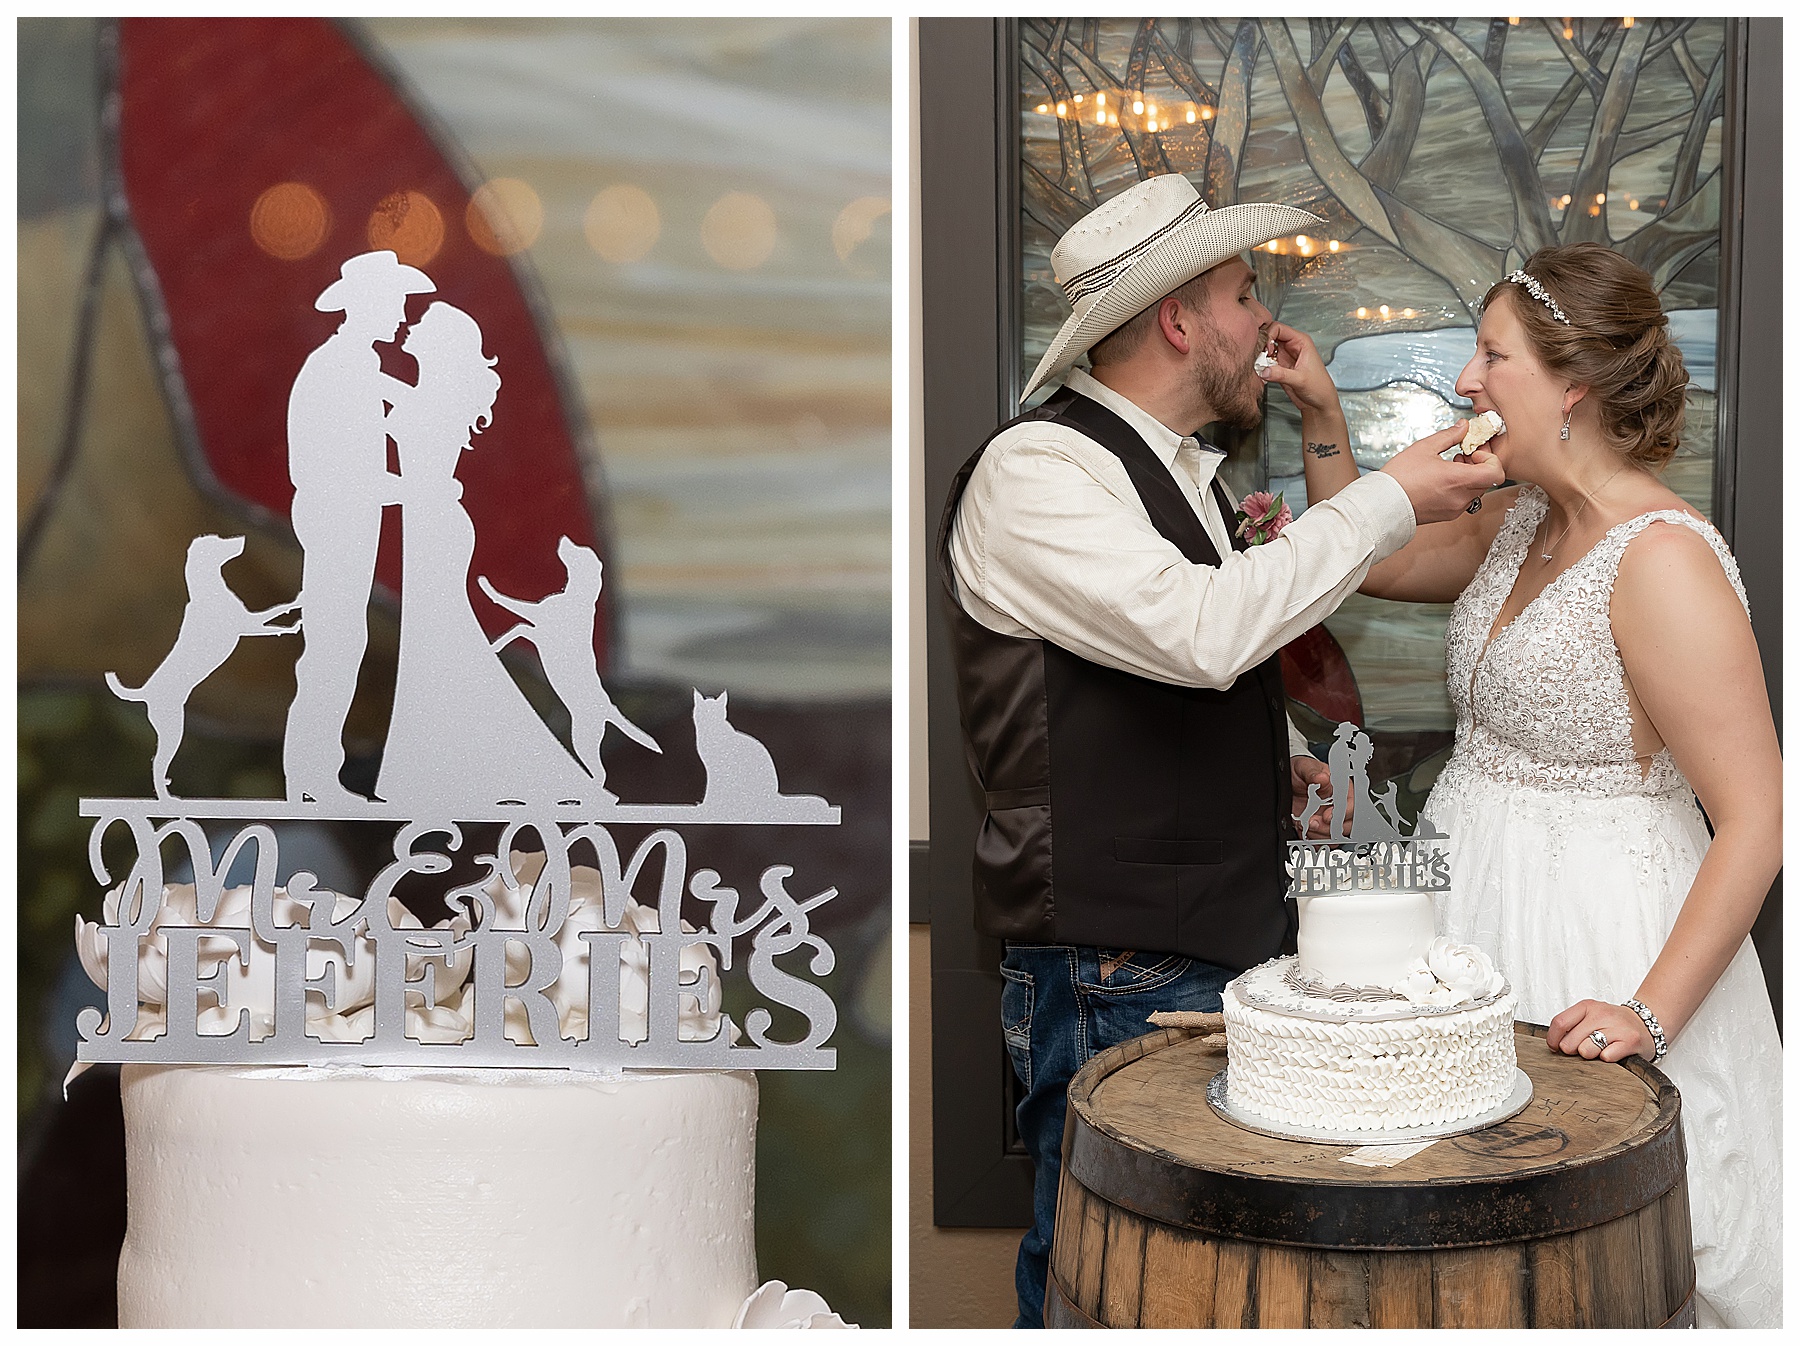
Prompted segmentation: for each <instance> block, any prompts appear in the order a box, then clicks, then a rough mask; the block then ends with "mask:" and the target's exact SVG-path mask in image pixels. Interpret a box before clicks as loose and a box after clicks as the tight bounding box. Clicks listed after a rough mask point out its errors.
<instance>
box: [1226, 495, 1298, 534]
mask: <svg viewBox="0 0 1800 1346" xmlns="http://www.w3.org/2000/svg"><path fill="white" fill-rule="evenodd" d="M1282 494H1283V492H1280V491H1277V492H1276V493H1275V494H1274V495H1270V494H1269V493H1268V492H1267V491H1252V492H1250V494H1249V495H1247V496H1245V497H1244V499H1243V503H1242V504H1241V505H1239V506H1238V511H1237V521H1238V526H1237V535H1238V536H1239V537H1243V538H1249V539H1250V545H1251V546H1252V547H1256V546H1260V545H1261V544H1262V543H1264V542H1273V541H1274V540H1275V539H1276V538H1278V537H1280V536H1281V530H1282V529H1283V528H1286V527H1287V526H1288V525H1289V524H1290V523H1292V522H1293V521H1294V512H1293V511H1292V510H1291V509H1289V508H1288V507H1287V502H1286V501H1285V500H1283V499H1282V498H1281V497H1282Z"/></svg>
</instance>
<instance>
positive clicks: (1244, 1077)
mask: <svg viewBox="0 0 1800 1346" xmlns="http://www.w3.org/2000/svg"><path fill="white" fill-rule="evenodd" d="M1224 1002H1225V1003H1224V1009H1225V1033H1226V1050H1227V1053H1228V1058H1227V1059H1228V1070H1227V1077H1228V1086H1227V1087H1228V1092H1229V1097H1230V1106H1231V1108H1232V1109H1233V1110H1234V1111H1238V1112H1242V1113H1244V1114H1248V1115H1250V1116H1252V1117H1258V1118H1266V1119H1268V1120H1269V1121H1271V1122H1274V1123H1276V1124H1277V1125H1278V1126H1280V1127H1283V1128H1305V1129H1309V1130H1316V1131H1321V1132H1384V1131H1404V1130H1406V1129H1408V1128H1419V1127H1433V1126H1440V1125H1443V1124H1447V1123H1454V1122H1456V1121H1459V1120H1461V1119H1463V1118H1468V1117H1475V1116H1479V1115H1480V1114H1482V1113H1485V1112H1488V1111H1491V1110H1492V1109H1494V1108H1497V1107H1499V1106H1500V1105H1501V1104H1502V1103H1504V1102H1505V1101H1506V1100H1507V1098H1508V1096H1509V1095H1510V1094H1511V1093H1512V1091H1513V1088H1514V1084H1515V1079H1514V1077H1515V1074H1516V1071H1517V1061H1516V1058H1515V1055H1514V1051H1513V1011H1514V1009H1515V1008H1516V1006H1517V1004H1518V998H1517V997H1516V996H1515V995H1514V994H1513V993H1512V990H1511V988H1510V987H1509V986H1507V984H1506V980H1505V978H1504V977H1502V976H1501V975H1500V973H1499V972H1498V971H1497V970H1496V969H1495V968H1494V965H1493V963H1492V962H1491V961H1489V959H1488V958H1487V956H1486V955H1485V954H1483V953H1482V952H1481V951H1480V950H1478V949H1475V948H1471V947H1469V946H1467V945H1458V944H1452V943H1451V942H1450V941H1449V940H1447V939H1443V938H1441V937H1438V936H1436V934H1435V932H1434V929H1433V924H1432V904H1431V894H1430V893H1429V892H1393V891H1388V892H1383V891H1366V892H1359V891H1349V892H1342V893H1329V894H1321V895H1319V896H1316V897H1307V898H1302V899H1301V901H1300V937H1299V956H1298V957H1286V958H1277V959H1274V960H1272V961H1270V962H1267V963H1264V964H1262V965H1261V966H1259V967H1255V968H1252V969H1250V971H1248V972H1246V973H1244V974H1243V975H1242V976H1240V977H1238V978H1237V979H1236V980H1235V981H1233V982H1232V983H1231V984H1230V985H1229V986H1227V987H1226V988H1225V992H1224Z"/></svg>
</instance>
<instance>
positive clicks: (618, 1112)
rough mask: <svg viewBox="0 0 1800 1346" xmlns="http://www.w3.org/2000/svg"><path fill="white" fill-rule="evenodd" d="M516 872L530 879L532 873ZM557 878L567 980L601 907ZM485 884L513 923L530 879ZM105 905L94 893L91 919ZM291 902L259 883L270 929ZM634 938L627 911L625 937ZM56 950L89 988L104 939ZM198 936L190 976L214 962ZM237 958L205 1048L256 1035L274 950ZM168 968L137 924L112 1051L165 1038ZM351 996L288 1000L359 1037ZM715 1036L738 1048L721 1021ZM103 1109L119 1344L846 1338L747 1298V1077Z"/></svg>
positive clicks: (704, 989)
mask: <svg viewBox="0 0 1800 1346" xmlns="http://www.w3.org/2000/svg"><path fill="white" fill-rule="evenodd" d="M514 859H515V864H516V866H517V872H519V873H520V874H521V875H522V876H523V877H524V878H525V879H526V882H527V885H529V883H530V882H531V881H532V879H534V878H535V876H536V874H537V872H538V868H539V867H540V866H541V858H539V859H536V860H534V861H525V860H524V857H521V856H515V857H514ZM573 877H574V880H575V882H574V890H573V894H572V897H571V910H570V913H569V916H568V919H567V923H566V925H565V930H566V931H568V932H569V939H568V941H567V943H568V945H569V946H570V947H569V948H568V950H567V952H566V960H565V965H564V970H565V973H569V972H573V973H575V974H578V975H577V976H575V978H574V981H575V984H577V985H580V984H584V983H585V972H584V969H582V968H581V966H580V963H582V962H583V961H585V958H586V955H587V946H586V945H585V944H583V943H582V942H581V941H580V940H579V938H578V935H579V931H580V930H581V929H584V928H592V927H593V926H594V925H595V922H596V920H597V919H598V917H597V909H598V905H599V902H600V896H601V890H600V882H599V875H598V873H597V872H595V871H594V870H591V869H583V868H580V867H577V868H576V869H575V870H574V874H573ZM488 893H489V896H490V897H492V898H493V899H494V900H495V902H496V903H497V905H498V907H499V909H500V911H501V913H502V917H501V919H502V920H503V921H507V922H509V921H512V920H517V919H520V918H521V917H522V913H523V912H524V910H525V908H526V902H527V899H528V897H529V893H530V888H529V886H527V887H525V888H514V889H506V888H502V887H499V886H491V887H490V888H489V890H488ZM345 900H348V899H345ZM117 901H118V895H117V893H116V892H115V893H112V894H109V895H108V898H107V902H108V918H109V920H111V919H114V916H115V913H114V909H115V908H116V905H117ZM247 901H248V890H242V889H240V890H227V892H226V893H225V895H224V897H223V899H222V900H221V901H220V903H219V907H218V912H217V913H216V915H215V919H214V921H213V922H212V923H211V924H214V925H220V926H232V925H241V924H243V923H244V922H243V913H244V912H245V910H246V903H247ZM290 901H291V899H290V898H289V897H288V896H287V895H286V893H285V892H283V891H282V890H279V889H278V890H277V896H276V910H277V912H278V915H280V916H281V917H282V918H283V919H291V913H289V911H288V905H287V904H288V903H289V902H290ZM390 910H391V912H392V914H393V918H394V919H395V921H396V923H401V921H402V914H401V912H400V910H399V909H398V908H397V907H395V908H391V909H390ZM193 911H194V894H193V889H192V888H191V886H171V887H169V888H167V889H165V891H164V900H163V908H162V912H163V914H162V915H160V916H159V917H158V922H159V924H161V923H163V922H165V921H166V922H167V923H170V924H177V925H178V924H182V923H192V922H193V921H194V919H195V918H194V915H193ZM404 921H405V922H410V923H412V924H417V923H416V922H412V921H411V918H410V917H404ZM654 922H655V913H654V912H652V911H650V910H649V909H647V908H644V907H641V906H639V905H638V904H637V903H636V902H635V901H632V902H629V903H628V904H627V908H626V912H625V927H626V928H627V929H628V930H632V931H640V932H641V931H643V930H646V929H652V930H653V929H654V928H655V924H654ZM77 942H78V947H79V950H80V953H81V957H82V961H83V963H84V965H85V966H86V967H87V969H88V972H89V974H90V975H91V976H93V978H94V980H95V981H96V982H98V983H99V984H100V985H102V986H104V985H105V984H106V972H107V957H106V954H107V951H106V947H105V936H104V935H102V934H100V933H99V932H98V930H97V928H96V927H94V926H90V925H88V924H87V923H85V922H82V921H79V920H78V921H77ZM210 942H214V941H208V940H205V939H203V940H202V948H201V956H200V962H201V966H202V970H203V971H212V970H214V969H215V968H217V967H218V965H219V964H220V963H221V962H223V961H224V951H223V949H221V950H219V951H218V952H217V953H209V952H208V950H207V949H206V947H205V946H206V944H207V943H210ZM217 942H218V943H220V944H223V941H217ZM252 943H253V948H252V952H251V957H250V959H249V962H248V965H247V966H242V965H238V964H236V963H233V964H232V965H231V967H230V968H229V969H228V974H227V977H226V984H227V987H228V999H229V1000H230V1001H231V1002H232V1004H233V1006H234V1009H233V1010H232V1016H231V1017H227V1016H226V1014H225V1013H224V1011H222V1010H221V1009H219V1007H218V1006H216V1005H211V1006H209V1007H208V1008H207V1009H206V1010H203V1011H202V1012H201V1014H200V1016H199V1024H200V1029H201V1031H202V1032H206V1031H209V1028H210V1031H224V1030H225V1029H227V1028H229V1027H230V1026H231V1023H232V1022H233V1019H234V1018H235V1015H236V1013H237V1012H238V1009H239V1008H244V1009H249V1010H250V1017H251V1022H252V1025H253V1033H254V1032H256V1031H258V1028H257V1026H259V1025H260V1031H262V1032H267V1031H270V1030H271V1029H272V1026H273V1020H272V1018H271V1017H270V1015H269V1013H268V1009H267V1006H268V1004H269V1001H268V996H269V994H270V990H269V988H270V986H271V975H270V970H269V966H268V963H269V961H270V959H271V957H272V955H271V953H270V951H269V950H268V949H266V948H265V947H264V946H262V945H260V944H257V943H255V942H254V941H252ZM333 956H335V955H318V957H319V958H321V959H327V960H328V959H329V958H330V957H333ZM690 956H691V958H692V959H693V961H694V962H695V963H696V964H706V965H708V975H706V976H705V977H703V978H702V979H701V980H700V982H699V983H698V984H697V986H696V991H695V992H694V993H684V994H683V997H682V1003H681V1025H680V1026H681V1036H682V1037H683V1038H692V1039H706V1038H710V1037H712V1036H713V1035H714V1033H715V1032H716V1031H717V1030H718V1028H719V1026H720V1023H721V1019H722V1014H721V1011H720V1006H719V1000H718V994H719V988H718V979H717V967H716V963H714V961H713V959H712V956H711V953H710V951H708V950H705V949H703V948H697V947H690V949H688V950H686V951H684V955H683V958H684V962H685V961H687V959H688V958H689V957H690ZM619 958H620V965H621V977H620V1028H621V1036H622V1037H623V1038H625V1039H627V1040H633V1041H636V1040H641V1039H642V1037H643V1035H644V1033H645V1031H646V1013H647V1009H648V1003H649V986H648V982H647V981H646V980H645V959H646V954H645V952H644V949H643V946H642V945H641V943H640V942H639V941H638V940H636V939H630V940H626V941H624V942H623V944H622V946H621V949H620V954H619ZM165 959H166V948H165V946H164V941H163V940H162V939H161V938H160V937H159V936H158V935H157V934H156V931H155V928H154V927H153V929H152V933H151V935H150V937H148V938H146V939H144V940H143V942H142V945H141V948H140V954H139V985H140V994H141V995H142V997H143V998H144V1003H143V1004H142V1005H141V1006H140V1012H139V1028H138V1029H137V1030H135V1031H134V1033H133V1036H134V1037H139V1036H151V1035H154V1034H155V1033H156V1032H158V1031H160V1028H161V1026H162V1024H163V1022H164V1021H165V1011H164V1009H163V1006H162V1005H161V1003H159V1002H160V994H161V990H162V987H163V982H164V968H165V966H166V963H165ZM357 961H358V966H359V967H365V968H366V964H368V963H371V962H372V961H373V957H372V955H371V956H369V957H367V958H363V957H359V958H358V960H357ZM324 967H325V963H324V962H318V963H316V964H315V965H314V966H313V967H312V968H311V969H310V971H311V972H312V973H313V974H314V975H317V974H318V973H319V972H321V971H323V970H324ZM463 971H466V968H465V969H462V970H454V969H453V972H454V975H455V976H457V977H460V976H461V975H462V972H463ZM446 981H447V982H448V981H449V979H446ZM371 985H372V983H371V982H370V981H369V980H368V978H366V977H365V976H363V975H361V974H360V973H359V974H358V975H356V976H351V975H347V974H346V975H344V976H343V977H342V979H341V981H340V983H339V1011H338V1012H337V1013H327V1012H326V1010H325V1007H324V1006H323V1005H322V1004H320V1003H319V1002H317V1001H313V1002H309V1005H308V1015H307V1026H308V1030H309V1031H310V1032H311V1033H312V1034H313V1035H314V1036H316V1037H320V1038H322V1039H324V1040H326V1041H352V1040H357V1039H359V1038H361V1037H363V1036H365V1035H366V1034H367V1033H368V1032H369V1031H370V1028H371V1027H372V1018H371V1015H372V1010H371V1009H370V1008H369V1007H368V1004H367V1003H366V1002H365V1001H364V1000H363V997H364V996H365V995H372V994H373V992H372V989H371ZM551 998H552V1000H553V1001H554V1003H555V1004H556V1006H557V1009H558V1012H559V1017H560V1020H561V1027H562V1030H563V1032H564V1033H565V1034H574V1033H578V1032H580V1031H583V1030H585V1027H586V1016H585V1003H584V1002H582V1001H581V1000H580V998H579V997H576V996H575V995H573V994H570V993H567V992H566V990H565V988H564V986H563V984H562V983H561V982H559V983H557V984H556V985H555V986H554V987H552V988H551ZM507 1010H508V1013H507V1033H508V1035H509V1036H511V1037H514V1038H516V1039H528V1037H529V1027H528V1024H527V1022H526V1018H525V1015H524V1014H523V1012H522V1011H520V1010H519V1009H518V1006H517V1005H516V1003H515V1002H514V1001H511V1000H509V1001H508V1004H507ZM406 1018H407V1032H408V1033H409V1034H410V1035H411V1036H413V1037H416V1038H419V1039H420V1040H423V1041H438V1042H447V1041H455V1040H459V1039H461V1038H464V1037H466V1036H468V1034H469V1032H470V1031H471V1026H470V1023H469V1020H468V1019H467V1018H466V1017H465V1002H464V998H463V994H462V988H460V987H456V986H453V985H448V984H447V985H446V987H445V988H444V993H443V994H442V995H441V996H440V997H439V1004H438V1005H437V1006H435V1007H433V1008H431V1009H429V1010H426V1009H424V1008H423V1007H422V1006H421V1005H418V1004H413V1005H409V1006H408V1008H407V1011H406ZM725 1031H726V1032H728V1033H735V1029H734V1028H733V1026H732V1025H730V1023H729V1022H726V1023H725ZM121 1092H122V1098H123V1104H124V1112H125V1145H126V1182H127V1228H126V1234H125V1244H124V1248H123V1250H122V1252H121V1254H120V1258H119V1301H118V1302H119V1324H120V1326H122V1327H184V1328H196V1327H251V1326H271V1327H273V1326H279V1327H338V1326H343V1327H349V1326H356V1327H388V1326H394V1327H400V1326H406V1327H732V1326H842V1325H843V1323H842V1320H841V1319H839V1318H837V1317H836V1315H834V1314H832V1313H831V1312H830V1310H829V1308H828V1307H827V1306H826V1305H825V1302H824V1301H823V1300H822V1299H820V1298H819V1297H818V1296H817V1295H815V1294H812V1293H811V1292H810V1291H804V1290H794V1291H789V1290H788V1289H787V1287H786V1286H785V1285H783V1284H782V1283H781V1282H779V1281H776V1282H770V1283H769V1284H768V1285H766V1286H764V1287H762V1288H761V1289H760V1290H759V1289H758V1287H757V1275H756V1237H755V1211H756V1171H755V1160H756V1102H757V1083H756V1077H755V1075H754V1073H752V1072H739V1071H730V1072H728V1071H687V1072H674V1071H672V1072H668V1073H646V1072H629V1073H627V1072H618V1071H614V1072H610V1073H602V1072H592V1073H582V1072H576V1071H568V1070H529V1069H494V1068H481V1069H473V1068H471V1069H440V1068H428V1067H398V1066H378V1067H364V1066H355V1065H341V1066H316V1065H315V1066H308V1067H259V1066H146V1065H127V1066H125V1067H124V1068H123V1070H122V1072H121Z"/></svg>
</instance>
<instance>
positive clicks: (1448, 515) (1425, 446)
mask: <svg viewBox="0 0 1800 1346" xmlns="http://www.w3.org/2000/svg"><path fill="white" fill-rule="evenodd" d="M1467 428H1468V426H1467V423H1466V422H1463V421H1458V422H1457V423H1456V424H1455V425H1453V426H1451V427H1450V428H1449V429H1448V430H1439V431H1438V432H1437V433H1436V434H1434V435H1427V436H1425V438H1424V439H1421V440H1419V441H1418V442H1417V443H1415V444H1409V445H1407V446H1406V447H1405V448H1404V449H1401V450H1400V452H1399V453H1396V454H1395V455H1394V456H1393V457H1392V458H1390V459H1388V461H1387V466H1385V467H1383V468H1382V469H1381V470H1382V471H1383V472H1385V473H1387V474H1388V475H1389V476H1390V477H1392V478H1393V479H1394V480H1395V481H1397V482H1399V483H1400V489H1401V490H1403V491H1405V492H1406V498H1407V499H1408V500H1410V501H1412V507H1413V518H1414V519H1415V520H1416V521H1417V522H1419V523H1422V524H1423V523H1443V522H1445V521H1447V520H1450V519H1454V518H1455V517H1456V516H1457V515H1459V514H1462V513H1465V512H1466V511H1467V510H1468V508H1469V502H1470V501H1471V500H1475V499H1478V498H1479V497H1481V496H1482V495H1484V494H1486V493H1487V492H1488V491H1491V490H1493V489H1494V488H1495V487H1496V486H1502V485H1504V484H1505V483H1506V469H1505V468H1503V467H1501V466H1500V460H1499V459H1498V458H1496V457H1494V455H1493V454H1491V453H1489V452H1488V451H1487V450H1486V449H1477V450H1476V451H1475V453H1474V455H1473V456H1472V457H1468V458H1454V459H1452V460H1451V461H1449V462H1445V461H1444V460H1443V459H1441V458H1439V457H1438V455H1439V454H1440V453H1442V452H1444V450H1446V449H1448V448H1451V447H1452V446H1454V445H1456V444H1460V443H1462V437H1463V432H1464V430H1466V429H1467Z"/></svg>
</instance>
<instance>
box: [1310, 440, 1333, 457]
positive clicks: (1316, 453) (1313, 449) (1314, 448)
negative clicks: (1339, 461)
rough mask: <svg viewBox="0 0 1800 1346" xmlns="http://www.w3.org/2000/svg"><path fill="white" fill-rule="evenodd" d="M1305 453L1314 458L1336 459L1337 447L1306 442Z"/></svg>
mask: <svg viewBox="0 0 1800 1346" xmlns="http://www.w3.org/2000/svg"><path fill="white" fill-rule="evenodd" d="M1306 451H1307V452H1308V453H1310V454H1311V455H1312V456H1313V457H1315V458H1335V457H1337V452H1338V446H1337V445H1336V444H1314V443H1311V442H1308V444H1307V446H1306Z"/></svg>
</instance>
